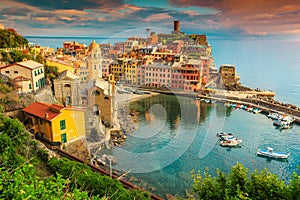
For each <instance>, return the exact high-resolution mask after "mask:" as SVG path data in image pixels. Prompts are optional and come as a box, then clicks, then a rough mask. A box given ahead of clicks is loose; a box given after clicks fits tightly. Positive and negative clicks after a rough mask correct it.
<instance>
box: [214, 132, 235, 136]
mask: <svg viewBox="0 0 300 200" xmlns="http://www.w3.org/2000/svg"><path fill="white" fill-rule="evenodd" d="M227 135H231V136H234V135H233V133H227V132H221V133H217V137H222V136H227Z"/></svg>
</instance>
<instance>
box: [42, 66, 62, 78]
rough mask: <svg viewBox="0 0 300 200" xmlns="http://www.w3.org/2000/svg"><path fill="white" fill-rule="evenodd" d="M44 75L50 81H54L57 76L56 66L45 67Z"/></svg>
mask: <svg viewBox="0 0 300 200" xmlns="http://www.w3.org/2000/svg"><path fill="white" fill-rule="evenodd" d="M45 74H46V75H47V78H49V79H50V80H51V81H52V80H54V79H55V78H56V77H57V76H58V74H59V72H58V68H57V66H51V65H45Z"/></svg>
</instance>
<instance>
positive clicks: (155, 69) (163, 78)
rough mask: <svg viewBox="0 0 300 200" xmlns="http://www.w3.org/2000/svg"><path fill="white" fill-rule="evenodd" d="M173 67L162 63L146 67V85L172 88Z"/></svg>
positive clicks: (144, 71)
mask: <svg viewBox="0 0 300 200" xmlns="http://www.w3.org/2000/svg"><path fill="white" fill-rule="evenodd" d="M171 71H172V68H171V65H168V64H164V63H162V62H154V63H153V64H149V65H145V66H144V70H141V73H144V80H145V81H144V84H145V85H147V86H153V87H169V88H170V87H171Z"/></svg>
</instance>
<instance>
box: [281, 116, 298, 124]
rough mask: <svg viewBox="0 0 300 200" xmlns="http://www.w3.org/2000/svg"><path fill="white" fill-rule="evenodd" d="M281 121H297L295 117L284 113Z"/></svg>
mask: <svg viewBox="0 0 300 200" xmlns="http://www.w3.org/2000/svg"><path fill="white" fill-rule="evenodd" d="M281 121H283V122H287V123H289V124H291V123H293V122H294V121H295V119H294V118H292V117H290V116H286V115H283V116H282V119H281Z"/></svg>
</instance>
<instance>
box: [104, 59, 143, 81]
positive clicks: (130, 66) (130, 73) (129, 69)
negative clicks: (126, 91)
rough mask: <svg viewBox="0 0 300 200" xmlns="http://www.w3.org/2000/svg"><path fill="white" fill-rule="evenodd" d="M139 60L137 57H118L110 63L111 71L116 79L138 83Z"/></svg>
mask: <svg viewBox="0 0 300 200" xmlns="http://www.w3.org/2000/svg"><path fill="white" fill-rule="evenodd" d="M137 65H138V61H137V60H135V59H127V58H118V59H117V60H116V61H115V62H113V63H111V64H110V65H109V73H110V74H112V75H113V76H114V78H115V80H116V81H122V82H125V83H128V84H136V82H137V78H136V68H137Z"/></svg>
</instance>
